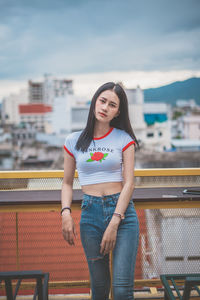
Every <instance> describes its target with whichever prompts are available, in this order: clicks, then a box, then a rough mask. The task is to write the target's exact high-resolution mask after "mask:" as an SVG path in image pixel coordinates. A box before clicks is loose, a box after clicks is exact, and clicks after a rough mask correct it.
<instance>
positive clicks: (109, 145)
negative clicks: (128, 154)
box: [64, 128, 135, 186]
mask: <svg viewBox="0 0 200 300" xmlns="http://www.w3.org/2000/svg"><path fill="white" fill-rule="evenodd" d="M81 132H82V131H78V132H73V133H71V134H69V135H68V137H67V138H66V140H65V144H64V149H65V150H66V151H67V153H68V154H69V155H71V156H72V157H73V158H74V159H75V161H76V168H77V171H78V176H79V181H80V184H81V186H83V185H88V184H95V183H102V182H121V181H123V176H122V152H123V151H125V150H126V149H127V148H128V147H129V146H131V145H133V144H135V141H134V140H133V139H132V137H131V136H130V135H129V134H128V133H126V132H125V131H124V130H121V129H117V128H111V129H110V130H109V131H108V132H107V134H105V135H104V136H103V137H100V138H94V139H93V140H92V142H91V144H90V146H89V147H88V149H87V151H86V152H82V151H81V150H79V151H77V150H76V149H75V146H76V142H77V140H78V138H79V136H80V134H81Z"/></svg>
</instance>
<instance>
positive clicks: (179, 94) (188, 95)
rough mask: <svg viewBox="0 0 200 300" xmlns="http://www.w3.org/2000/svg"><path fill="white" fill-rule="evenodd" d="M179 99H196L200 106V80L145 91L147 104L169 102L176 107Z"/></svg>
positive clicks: (180, 82)
mask: <svg viewBox="0 0 200 300" xmlns="http://www.w3.org/2000/svg"><path fill="white" fill-rule="evenodd" d="M178 99H182V100H188V99H194V100H196V103H197V104H199V105H200V78H196V77H194V78H189V79H187V80H184V81H176V82H173V83H171V84H168V85H165V86H161V87H158V88H152V89H146V90H144V101H145V102H167V103H169V104H172V105H173V104H174V105H175V102H176V100H178Z"/></svg>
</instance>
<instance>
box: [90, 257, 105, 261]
mask: <svg viewBox="0 0 200 300" xmlns="http://www.w3.org/2000/svg"><path fill="white" fill-rule="evenodd" d="M100 259H103V256H97V257H90V258H88V260H89V261H97V260H100Z"/></svg>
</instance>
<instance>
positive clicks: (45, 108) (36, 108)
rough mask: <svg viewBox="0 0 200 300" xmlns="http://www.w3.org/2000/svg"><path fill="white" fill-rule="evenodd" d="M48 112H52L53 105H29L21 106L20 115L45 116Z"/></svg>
mask: <svg viewBox="0 0 200 300" xmlns="http://www.w3.org/2000/svg"><path fill="white" fill-rule="evenodd" d="M48 112H52V107H51V105H46V104H43V103H29V104H20V105H19V113H20V114H45V113H48Z"/></svg>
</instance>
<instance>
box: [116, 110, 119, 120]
mask: <svg viewBox="0 0 200 300" xmlns="http://www.w3.org/2000/svg"><path fill="white" fill-rule="evenodd" d="M119 115H120V110H118V112H117V114H116V116H115V118H117V117H118V116H119Z"/></svg>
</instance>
